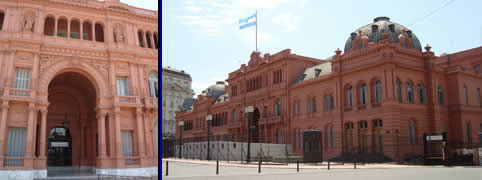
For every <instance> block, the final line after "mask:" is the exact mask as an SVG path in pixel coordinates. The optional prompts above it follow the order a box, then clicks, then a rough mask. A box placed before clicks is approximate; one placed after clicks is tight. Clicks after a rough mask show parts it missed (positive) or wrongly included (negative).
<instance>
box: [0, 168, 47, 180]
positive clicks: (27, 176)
mask: <svg viewBox="0 0 482 180" xmlns="http://www.w3.org/2000/svg"><path fill="white" fill-rule="evenodd" d="M4 178H6V179H4ZM36 178H47V170H0V179H1V180H32V179H36Z"/></svg>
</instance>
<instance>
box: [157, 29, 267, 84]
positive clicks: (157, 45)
mask: <svg viewBox="0 0 482 180" xmlns="http://www.w3.org/2000/svg"><path fill="white" fill-rule="evenodd" d="M152 34H153V38H154V46H155V47H156V49H159V40H158V39H157V32H155V33H152ZM260 84H261V82H260Z"/></svg>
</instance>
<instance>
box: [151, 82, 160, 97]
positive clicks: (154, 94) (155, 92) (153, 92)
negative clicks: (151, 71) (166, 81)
mask: <svg viewBox="0 0 482 180" xmlns="http://www.w3.org/2000/svg"><path fill="white" fill-rule="evenodd" d="M149 93H150V95H151V97H159V85H158V82H157V79H149Z"/></svg>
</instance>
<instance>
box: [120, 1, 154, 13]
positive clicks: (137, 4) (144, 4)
mask: <svg viewBox="0 0 482 180" xmlns="http://www.w3.org/2000/svg"><path fill="white" fill-rule="evenodd" d="M121 2H123V3H126V4H128V5H131V6H135V7H139V8H144V9H149V10H154V11H158V10H159V6H158V4H159V0H121Z"/></svg>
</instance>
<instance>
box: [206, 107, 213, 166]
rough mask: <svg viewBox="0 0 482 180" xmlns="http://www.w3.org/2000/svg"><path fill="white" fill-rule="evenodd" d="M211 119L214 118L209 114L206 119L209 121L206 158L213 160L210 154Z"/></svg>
mask: <svg viewBox="0 0 482 180" xmlns="http://www.w3.org/2000/svg"><path fill="white" fill-rule="evenodd" d="M211 120H212V115H208V116H206V121H207V122H208V154H207V157H206V160H208V161H209V160H211V156H210V155H209V149H210V146H211V144H210V143H211V138H210V136H211V126H210V124H211Z"/></svg>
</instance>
